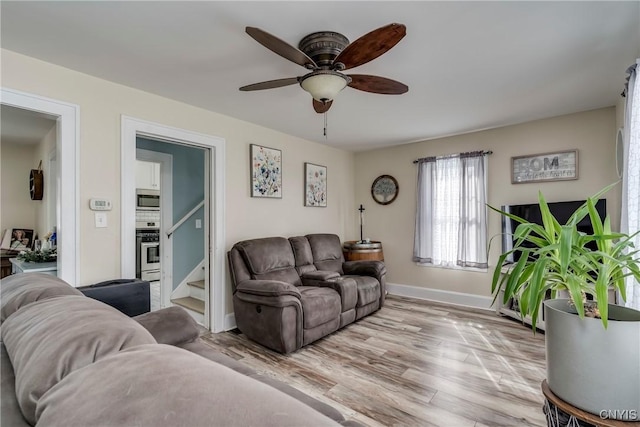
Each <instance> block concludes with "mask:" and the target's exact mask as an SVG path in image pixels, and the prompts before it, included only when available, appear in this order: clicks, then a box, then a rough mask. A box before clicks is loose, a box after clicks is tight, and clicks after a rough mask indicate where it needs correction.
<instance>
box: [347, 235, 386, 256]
mask: <svg viewBox="0 0 640 427" xmlns="http://www.w3.org/2000/svg"><path fill="white" fill-rule="evenodd" d="M342 253H343V254H344V259H345V261H364V260H372V261H384V253H383V252H382V243H380V242H378V241H375V240H372V241H370V242H362V243H361V242H359V241H356V240H348V241H346V242H344V244H343V245H342Z"/></svg>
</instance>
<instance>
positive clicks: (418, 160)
mask: <svg viewBox="0 0 640 427" xmlns="http://www.w3.org/2000/svg"><path fill="white" fill-rule="evenodd" d="M474 152H475V151H470V152H468V153H459V154H448V155H446V156H437V157H436V156H431V157H421V158H419V159H416V160H414V161H413V163H419V162H420V160H425V159H446V158H448V157H457V156H460V155H462V154H471V153H474ZM482 154H483V155H485V156H488V155H491V154H493V151H491V150H486V151H482Z"/></svg>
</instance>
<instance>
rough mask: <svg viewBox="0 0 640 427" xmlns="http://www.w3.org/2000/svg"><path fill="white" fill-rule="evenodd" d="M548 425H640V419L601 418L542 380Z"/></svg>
mask: <svg viewBox="0 0 640 427" xmlns="http://www.w3.org/2000/svg"><path fill="white" fill-rule="evenodd" d="M541 387H542V393H543V394H544V397H545V399H546V400H545V402H544V413H545V415H546V416H547V427H565V426H566V427H640V421H618V420H609V419H603V418H600V417H599V416H598V415H596V414H592V413H590V412H586V411H583V410H582V409H578V408H576V407H575V406H573V405H571V404H569V403H567V402H565V401H564V400H562V399H560V398H559V397H558V396H556V395H555V394H553V392H552V391H551V389H550V388H549V385H548V384H547V380H543V381H542V386H541ZM638 415H640V414H638Z"/></svg>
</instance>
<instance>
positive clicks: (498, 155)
mask: <svg viewBox="0 0 640 427" xmlns="http://www.w3.org/2000/svg"><path fill="white" fill-rule="evenodd" d="M615 135H616V111H615V108H613V107H611V108H605V109H600V110H594V111H588V112H584V113H578V114H572V115H567V116H561V117H555V118H552V119H546V120H539V121H534V122H529V123H524V124H520V125H515V126H508V127H504V128H500V129H493V130H488V131H482V132H476V133H470V134H466V135H460V136H455V137H450V138H443V139H437V140H432V141H424V142H418V143H414V144H407V145H403V146H399V147H395V148H387V149H381V150H375V151H369V152H363V153H357V154H356V202H357V203H363V204H364V205H365V208H366V212H365V215H366V218H365V235H366V237H370V238H371V239H375V240H381V241H382V243H383V249H384V254H385V262H386V264H387V271H388V276H387V279H388V281H389V282H390V283H396V284H402V285H411V286H417V287H424V288H431V289H438V290H447V291H454V292H463V293H468V294H475V295H482V296H488V295H490V288H491V273H492V271H491V268H490V272H489V273H478V272H469V271H457V270H446V269H440V268H428V267H419V266H417V265H415V264H414V263H413V262H412V261H411V258H412V253H413V232H414V214H415V192H416V167H415V165H413V164H412V161H413V160H414V159H417V158H419V157H425V156H437V155H444V154H451V153H459V152H464V151H473V150H482V149H484V150H492V151H493V155H491V156H490V157H489V175H488V188H489V190H488V192H489V194H488V198H489V203H490V204H491V205H493V206H497V207H499V206H501V205H504V204H516V203H531V202H535V201H536V200H537V192H538V190H542V192H543V193H544V194H545V196H546V197H547V199H548V200H549V201H562V200H578V199H584V198H585V197H587V196H589V195H591V194H593V193H595V192H596V191H598V190H600V189H601V188H602V187H604V186H606V185H607V184H610V183H612V182H615V181H616V180H617V175H616V170H615ZM570 149H578V159H579V179H578V180H575V181H560V182H549V183H539V184H519V185H513V184H511V180H510V159H511V157H512V156H519V155H525V154H534V153H544V152H551V151H561V150H570ZM382 174H389V175H392V176H394V177H395V178H396V179H397V180H398V184H399V187H400V192H399V195H398V198H397V199H396V201H395V202H394V203H392V204H390V205H387V206H381V205H378V204H376V203H375V202H374V201H373V200H372V198H371V195H370V189H371V183H372V182H373V180H374V179H375V178H376V177H377V176H379V175H382ZM607 208H608V211H609V213H610V214H611V215H612V222H613V224H614V227H617V226H618V224H619V216H620V189H619V186H618V188H616V189H614V190H612V191H611V192H610V193H609V194H608V195H607ZM499 233H500V217H499V215H498V214H495V213H491V214H490V215H489V233H488V235H489V236H494V235H496V234H499ZM352 237H356V236H355V234H354V235H353V236H352ZM499 250H500V241H499V239H496V244H495V245H494V246H493V247H492V252H491V254H490V260H489V262H490V265H492V264H495V261H496V259H497V256H498V254H499Z"/></svg>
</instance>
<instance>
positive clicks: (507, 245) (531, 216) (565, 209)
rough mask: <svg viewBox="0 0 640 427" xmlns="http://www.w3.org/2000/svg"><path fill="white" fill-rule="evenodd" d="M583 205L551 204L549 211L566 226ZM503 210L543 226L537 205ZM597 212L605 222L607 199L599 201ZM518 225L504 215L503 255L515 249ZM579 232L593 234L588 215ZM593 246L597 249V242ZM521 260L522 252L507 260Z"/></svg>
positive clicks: (525, 205) (572, 203)
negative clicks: (515, 235)
mask: <svg viewBox="0 0 640 427" xmlns="http://www.w3.org/2000/svg"><path fill="white" fill-rule="evenodd" d="M583 203H585V200H576V201H571V202H555V203H549V210H550V211H551V213H552V214H553V216H554V217H555V218H556V219H557V220H558V222H559V223H560V224H566V222H567V221H568V220H569V217H570V216H571V215H572V214H573V212H575V211H576V209H578V208H579V207H580V206H581V205H582V204H583ZM501 209H502V210H503V211H504V212H508V213H511V214H513V215H516V216H519V217H520V218H524V219H525V220H527V221H529V222H533V223H536V224H540V225H542V214H541V213H540V206H538V204H537V203H531V204H524V205H505V206H502V207H501ZM596 211H598V214H599V215H600V218H601V219H602V220H603V221H604V217H605V216H606V212H607V201H606V200H605V199H600V200H598V202H597V203H596ZM518 224H519V223H518V222H516V221H514V220H512V219H511V218H508V217H506V216H504V215H502V252H503V253H504V252H507V251H510V250H511V249H513V243H514V238H513V232H514V231H515V229H516V227H517V226H518ZM578 231H582V232H584V233H587V234H590V233H593V228H592V227H591V220H590V219H589V216H588V215H587V216H586V217H585V218H584V219H583V220H582V221H580V222H579V223H578ZM591 244H592V245H593V248H594V249H595V242H592V243H591ZM519 259H520V252H515V253H514V254H511V256H510V257H509V258H507V261H510V262H517V261H518V260H519Z"/></svg>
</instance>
